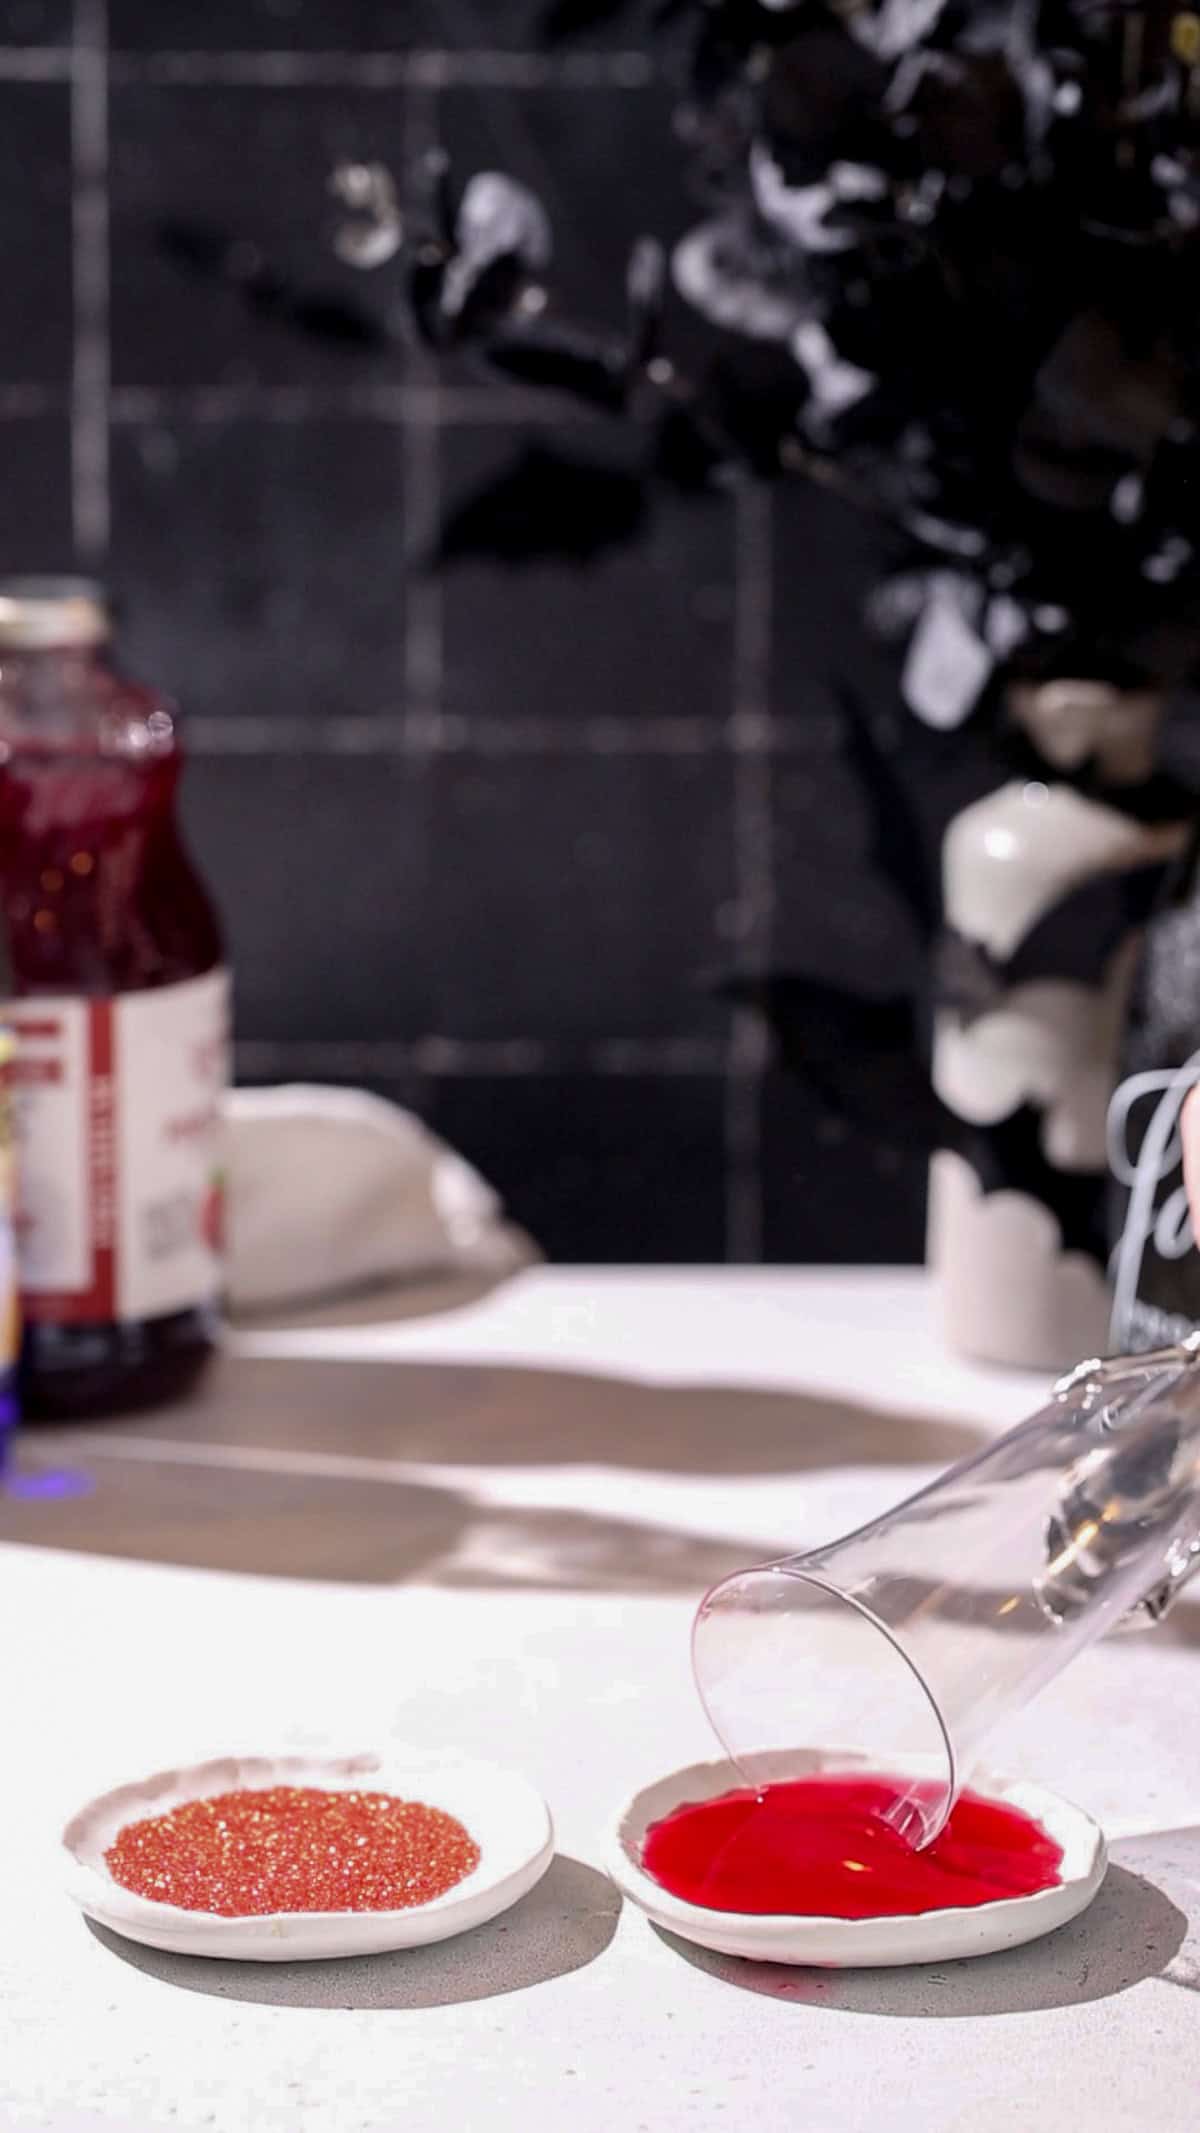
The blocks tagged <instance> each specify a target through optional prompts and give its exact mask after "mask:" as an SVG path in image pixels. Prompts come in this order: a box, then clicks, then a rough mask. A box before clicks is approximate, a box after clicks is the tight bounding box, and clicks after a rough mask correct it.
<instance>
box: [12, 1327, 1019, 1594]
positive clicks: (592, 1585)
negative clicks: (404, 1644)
mask: <svg viewBox="0 0 1200 2133" xmlns="http://www.w3.org/2000/svg"><path fill="white" fill-rule="evenodd" d="M978 1441H979V1440H978V1438H977V1436H976V1434H975V1433H974V1432H973V1431H972V1430H970V1429H968V1428H966V1427H963V1426H961V1425H958V1424H955V1423H953V1422H948V1421H940V1420H932V1419H925V1418H906V1417H904V1416H896V1415H887V1414H881V1413H876V1412H873V1411H872V1410H870V1409H868V1408H863V1407H857V1406H853V1405H850V1404H849V1403H846V1402H843V1401H836V1400H828V1399H825V1398H823V1397H822V1398H816V1397H811V1396H806V1395H803V1394H790V1393H782V1392H780V1393H776V1392H767V1391H762V1390H758V1389H751V1388H746V1387H742V1386H731V1385H725V1386H674V1385H671V1386H659V1385H654V1384H646V1383H644V1382H639V1381H635V1380H629V1379H620V1378H608V1377H601V1376H597V1375H591V1374H586V1373H582V1372H568V1371H543V1370H536V1369H531V1368H510V1367H501V1366H498V1365H497V1366H492V1365H477V1366H471V1365H460V1364H444V1365H443V1364H434V1363H398V1362H388V1361H381V1362H363V1361H346V1362H338V1361H310V1360H307V1359H304V1360H301V1359H293V1358H262V1357H248V1356H237V1355H231V1356H227V1357H224V1358H222V1359H221V1360H220V1362H219V1363H218V1364H217V1365H216V1366H215V1367H214V1369H213V1371H212V1373H211V1375H210V1377H209V1378H208V1379H207V1380H206V1382H205V1384H204V1386H203V1388H202V1389H201V1390H200V1391H199V1392H198V1394H196V1395H195V1396H194V1397H193V1398H192V1399H191V1400H189V1401H187V1402H183V1403H180V1404H178V1405H176V1406H173V1407H168V1408H163V1409H161V1410H159V1411H158V1412H156V1413H153V1414H149V1415H145V1416H139V1417H136V1418H131V1419H128V1420H121V1419H118V1420H115V1421H112V1422H104V1423H94V1424H88V1425H83V1424H78V1425H73V1426H71V1427H66V1428H48V1427H45V1426H42V1427H38V1428H31V1429H29V1430H28V1431H27V1432H26V1433H25V1434H24V1436H23V1438H22V1439H21V1442H20V1449H19V1454H18V1462H17V1467H16V1470H15V1473H14V1475H13V1476H12V1477H11V1478H10V1483H9V1486H8V1489H7V1490H6V1491H5V1492H4V1493H3V1494H0V1541H15V1542H19V1543H22V1544H24V1545H27V1546H41V1547H49V1548H63V1549H72V1550H78V1551H81V1552H83V1553H87V1554H93V1555H107V1556H117V1557H125V1558H131V1559H136V1560H139V1561H150V1562H157V1563H169V1564H174V1565H180V1566H185V1567H188V1568H197V1569H212V1570H221V1571H233V1572H243V1573H251V1574H257V1575H263V1576H275V1577H291V1578H315V1579H323V1580H331V1581H335V1582H345V1583H354V1584H386V1585H394V1584H398V1583H401V1582H403V1581H406V1580H411V1579H420V1580H421V1581H422V1582H425V1583H435V1584H444V1585H452V1586H457V1587H501V1588H503V1587H508V1588H517V1589H525V1590H529V1589H535V1590H536V1589H539V1588H545V1589H554V1588H560V1589H574V1590H582V1591H592V1592H606V1591H613V1592H617V1591H619V1592H634V1593H636V1592H672V1591H686V1592H695V1591H697V1590H703V1589H704V1588H705V1587H706V1586H708V1585H710V1584H713V1583H714V1582H715V1581H716V1580H717V1579H718V1578H720V1577H723V1576H725V1575H726V1574H728V1573H729V1572H730V1571H732V1570H736V1569H739V1568H742V1567H743V1566H744V1565H745V1564H746V1563H748V1562H755V1561H761V1560H762V1559H763V1558H764V1557H765V1556H767V1555H770V1554H784V1553H786V1552H787V1551H788V1550H789V1549H790V1548H794V1547H795V1545H796V1538H797V1537H796V1535H795V1534H794V1533H792V1534H789V1533H787V1532H780V1533H779V1534H778V1536H771V1538H770V1541H768V1540H765V1539H764V1537H763V1536H762V1535H761V1534H760V1535H759V1536H758V1537H757V1538H747V1537H745V1536H744V1535H739V1534H738V1533H737V1532H736V1531H734V1532H720V1531H718V1532H712V1531H705V1530H699V1531H697V1530H692V1529H689V1528H687V1527H686V1526H685V1527H680V1528H676V1527H674V1526H671V1525H663V1524H659V1523H655V1522H654V1520H653V1519H652V1518H647V1519H644V1520H639V1519H638V1518H637V1516H636V1480H634V1479H633V1478H632V1476H636V1474H637V1473H638V1472H645V1473H648V1474H649V1473H654V1474H659V1475H662V1474H666V1475H687V1476H692V1477H697V1478H700V1477H712V1476H717V1477H723V1476H728V1477H731V1478H732V1477H735V1476H756V1475H757V1476H763V1475H773V1474H779V1475H781V1476H786V1475H793V1476H794V1475H803V1474H806V1473H817V1472H819V1471H820V1470H821V1469H824V1468H829V1467H834V1466H836V1467H839V1468H844V1467H852V1466H865V1467H870V1466H873V1465H877V1464H880V1463H884V1462H886V1463H887V1464H888V1465H901V1466H903V1465H907V1464H930V1465H942V1464H945V1463H947V1462H948V1461H950V1460H952V1459H955V1458H957V1457H960V1456H961V1455H962V1454H963V1453H964V1452H967V1451H969V1450H971V1449H972V1448H973V1447H974V1445H975V1444H976V1443H977V1442H978ZM429 1466H432V1467H434V1468H435V1469H436V1470H437V1471H436V1472H435V1473H423V1472H422V1471H421V1470H422V1468H423V1467H429ZM460 1466H461V1467H464V1468H469V1467H477V1468H487V1469H490V1470H492V1471H493V1472H496V1471H499V1470H509V1469H518V1470H519V1469H521V1468H524V1467H540V1468H562V1469H566V1470H568V1471H569V1470H571V1469H574V1468H581V1467H604V1468H615V1469H628V1470H630V1472H631V1484H630V1490H629V1496H628V1501H629V1506H630V1514H631V1515H628V1516H626V1515H625V1514H624V1512H623V1511H622V1514H621V1515H614V1514H613V1513H612V1512H611V1511H608V1510H603V1511H602V1510H598V1509H593V1508H592V1507H591V1506H590V1505H589V1502H588V1480H587V1477H586V1476H585V1475H581V1476H580V1484H579V1490H578V1497H577V1500H575V1501H572V1502H571V1503H569V1504H566V1505H555V1506H552V1507H548V1506H545V1505H539V1504H536V1503H534V1504H521V1503H516V1504H514V1503H512V1502H507V1501H496V1500H495V1492H492V1493H491V1495H490V1496H489V1497H487V1498H485V1496H484V1495H483V1494H482V1493H481V1492H480V1491H479V1489H478V1486H477V1484H473V1481H472V1478H471V1477H469V1476H468V1475H466V1474H464V1477H463V1483H462V1486H461V1487H459V1486H457V1485H456V1483H455V1481H454V1479H453V1476H452V1474H450V1475H448V1473H447V1469H448V1468H449V1469H451V1470H453V1469H454V1468H456V1467H460Z"/></svg>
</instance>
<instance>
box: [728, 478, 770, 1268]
mask: <svg viewBox="0 0 1200 2133" xmlns="http://www.w3.org/2000/svg"><path fill="white" fill-rule="evenodd" d="M771 566H772V555H771V497H770V492H769V490H768V489H767V488H766V487H765V485H764V484H763V483H761V482H752V481H746V482H745V483H744V484H743V485H742V487H741V488H740V489H739V490H738V495H737V519H736V531H735V557H734V572H735V614H734V674H733V710H732V715H731V718H730V721H729V744H730V746H731V748H732V751H733V794H732V804H733V853H734V870H735V877H736V884H737V888H736V902H737V906H738V912H739V920H740V923H739V928H738V942H737V945H738V949H739V962H740V963H742V965H743V966H745V965H746V964H749V965H750V966H751V967H753V968H756V969H757V968H763V967H765V966H766V964H767V961H768V959H769V956H770V947H771V933H772V924H773V918H774V884H773V873H772V853H771V842H772V839H771V831H772V821H771V764H770V749H771V741H772V728H771V718H770V657H771ZM767 1054H768V1040H767V1034H766V1031H765V1030H764V1028H763V1025H762V1020H761V1017H760V1016H759V1015H757V1014H756V1013H754V1011H753V1010H751V1009H749V1008H738V1009H736V1010H735V1011H734V1014H733V1021H732V1028H731V1031H730V1038H729V1049H728V1058H727V1064H726V1089H725V1205H726V1257H727V1259H730V1260H732V1261H733V1262H734V1263H735V1264H739V1265H740V1264H745V1263H753V1262H754V1261H757V1260H759V1259H761V1257H762V1253H763V1177H762V1099H763V1079H764V1075H765V1071H766V1064H767Z"/></svg>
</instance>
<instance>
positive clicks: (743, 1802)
mask: <svg viewBox="0 0 1200 2133" xmlns="http://www.w3.org/2000/svg"><path fill="white" fill-rule="evenodd" d="M904 1789H905V1788H904V1786H903V1785H902V1783H901V1781H900V1780H899V1779H896V1778H888V1777H885V1776H879V1777H873V1776H870V1777H858V1776H845V1775H842V1776H837V1777H808V1778H796V1779H793V1780H790V1781H789V1782H788V1783H786V1784H779V1785H768V1786H767V1788H766V1790H765V1791H763V1792H761V1793H756V1792H752V1791H750V1790H745V1791H739V1792H727V1793H724V1794H722V1796H721V1797H720V1798H719V1799H716V1800H703V1801H699V1802H696V1803H694V1804H692V1803H689V1804H686V1805H684V1806H682V1807H677V1808H676V1809H675V1812H674V1813H673V1814H670V1815H667V1816H666V1817H665V1819H664V1820H663V1821H661V1822H652V1823H651V1825H650V1827H649V1829H648V1830H647V1831H646V1836H645V1839H644V1842H643V1847H642V1865H643V1866H644V1867H645V1869H646V1872H647V1873H648V1874H651V1875H652V1876H653V1878H654V1879H655V1881H657V1882H659V1883H660V1884H661V1886H662V1887H663V1888H665V1889H670V1891H671V1893H672V1895H674V1896H682V1897H683V1898H684V1899H685V1900H686V1901H687V1902H688V1903H695V1904H701V1905H703V1906H704V1907H705V1908H706V1909H707V1910H710V1911H748V1912H757V1913H760V1914H775V1913H778V1914H787V1915H790V1916H793V1917H823V1918H887V1917H900V1916H911V1915H913V1914H915V1913H917V1912H921V1911H940V1910H948V1909H957V1908H961V1907H967V1906H972V1905H975V1904H981V1903H995V1902H998V1901H1000V1900H1001V1899H1003V1898H1005V1897H1012V1896H1031V1895H1033V1894H1034V1893H1035V1892H1036V1891H1037V1890H1038V1889H1049V1888H1054V1887H1056V1886H1057V1884H1058V1881H1059V1868H1060V1867H1061V1865H1062V1851H1061V1848H1060V1847H1059V1846H1058V1845H1057V1844H1056V1843H1055V1842H1054V1839H1053V1838H1052V1837H1050V1836H1048V1835H1047V1833H1046V1831H1045V1830H1044V1829H1042V1828H1041V1827H1040V1825H1039V1824H1038V1823H1037V1822H1035V1821H1034V1820H1033V1819H1032V1817H1031V1816H1029V1815H1026V1814H1022V1813H1021V1812H1020V1810H1019V1809H1018V1808H1015V1807H1010V1806H1008V1805H1007V1804H1006V1803H1005V1802H1003V1801H1000V1800H988V1799H985V1798H983V1797H982V1795H981V1794H979V1793H975V1792H964V1793H962V1794H961V1795H960V1797H959V1799H958V1801H957V1804H956V1805H955V1807H954V1810H953V1812H952V1814H951V1816H950V1819H949V1821H948V1822H947V1824H946V1827H945V1828H944V1829H943V1831H942V1833H941V1835H940V1836H939V1837H937V1838H935V1840H934V1842H933V1843H932V1844H930V1845H929V1846H927V1847H926V1849H925V1850H924V1851H921V1852H917V1851H913V1850H912V1848H911V1846H910V1845H908V1844H907V1843H906V1842H905V1840H904V1838H903V1837H902V1836H900V1835H899V1833H898V1832H897V1831H896V1830H894V1829H893V1828H892V1826H891V1824H890V1823H889V1822H887V1821H885V1820H884V1819H883V1817H884V1814H885V1812H886V1810H887V1808H888V1806H889V1804H890V1803H891V1802H893V1801H894V1800H895V1799H896V1796H897V1793H898V1792H901V1791H903V1790H904Z"/></svg>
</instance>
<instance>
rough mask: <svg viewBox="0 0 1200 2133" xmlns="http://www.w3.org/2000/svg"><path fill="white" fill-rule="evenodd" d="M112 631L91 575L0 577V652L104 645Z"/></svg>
mask: <svg viewBox="0 0 1200 2133" xmlns="http://www.w3.org/2000/svg"><path fill="white" fill-rule="evenodd" d="M110 632H111V623H110V621H109V614H108V605H107V602H106V600H105V596H104V588H103V586H101V585H98V584H97V583H96V582H95V580H94V579H92V578H0V651H23V652H24V651H49V650H57V649H59V648H61V647H70V646H83V645H89V644H102V643H103V642H104V640H105V638H106V637H108V636H109V634H110Z"/></svg>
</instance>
